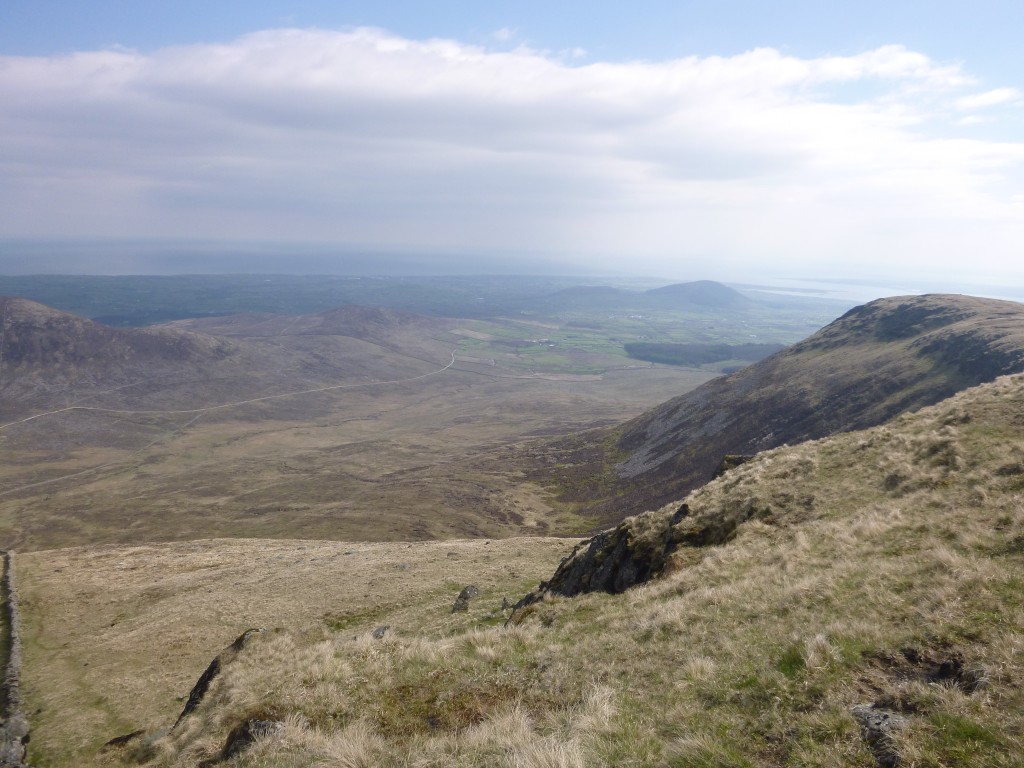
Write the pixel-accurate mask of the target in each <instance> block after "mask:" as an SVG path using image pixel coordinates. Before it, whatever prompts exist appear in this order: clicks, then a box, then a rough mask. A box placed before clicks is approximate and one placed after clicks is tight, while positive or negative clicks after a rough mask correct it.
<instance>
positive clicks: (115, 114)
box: [0, 0, 1024, 288]
mask: <svg viewBox="0 0 1024 768" xmlns="http://www.w3.org/2000/svg"><path fill="white" fill-rule="evenodd" d="M1022 29H1024V3H1021V2H1019V0H1015V1H1014V2H985V1H984V0H980V1H979V2H973V3H966V2H948V1H944V0H931V1H930V2H921V1H919V0H907V1H906V2H899V3H894V2H892V0H887V2H876V0H863V1H862V2H858V3H847V2H842V3H839V2H837V3H822V2H820V0H818V2H813V3H812V2H786V0H778V1H777V2H773V3H765V2H738V1H736V0H718V1H717V2H701V3H696V2H667V1H658V0H634V2H631V3H628V4H627V3H625V2H608V1H607V0H605V1H602V0H591V1H590V2H580V1H579V0H562V1H561V2H559V3H550V2H545V3H543V4H542V3H540V2H533V0H520V2H514V3H513V2H508V3H505V2H490V3H481V2H461V1H460V2H457V1H456V0H447V1H446V2H428V1H427V0H420V1H419V2H411V1H408V2H406V1H400V2H399V1H392V2H386V1H385V0H377V1H376V2H374V3H370V2H344V1H340V2H339V1H335V2H317V1H314V0H310V1H309V2H291V3H283V2H261V1H260V0H249V1H248V2H235V1H234V0H221V1H220V2H217V3H210V2H208V0H206V1H205V2H202V3H200V2H196V1H195V0H177V1H176V2H162V1H159V2H157V1H152V2H147V1H146V0H137V1H136V2H132V3H124V2H121V1H120V0H118V1H117V2H113V1H112V0H91V1H90V2H88V3H86V2H84V1H80V0H60V1H59V2H53V1H52V0H3V2H2V3H0V256H3V257H4V258H3V260H0V270H3V269H7V270H8V271H10V270H16V271H31V270H33V269H36V268H38V269H43V268H45V259H41V257H40V256H39V254H40V253H43V251H45V249H43V250H40V246H39V243H47V244H49V245H48V246H47V247H48V248H49V249H50V250H49V251H46V252H47V253H52V252H53V250H54V249H57V250H59V249H60V248H65V247H66V248H67V253H68V254H71V255H70V256H68V258H70V259H73V260H74V259H77V261H74V263H73V264H72V265H71V266H70V267H68V266H67V264H68V262H67V260H65V261H64V262H62V264H64V268H63V270H62V271H81V272H104V271H111V270H116V271H119V272H122V273H124V272H127V273H131V272H135V271H137V272H143V271H148V270H149V269H150V268H151V265H149V266H147V265H148V264H149V262H146V261H145V259H146V258H147V257H146V256H145V254H144V253H143V251H145V252H146V253H151V252H152V250H153V247H154V246H153V243H186V244H192V245H190V246H189V247H190V248H192V249H193V251H195V250H196V249H198V250H199V251H202V252H203V253H207V252H209V253H210V254H215V253H216V252H217V250H218V248H220V247H221V246H223V247H224V248H229V247H230V249H231V250H232V253H233V254H234V257H233V258H234V261H233V262H232V265H233V266H232V267H231V269H232V271H239V269H243V270H244V266H243V267H241V268H239V267H238V266H237V264H238V259H237V254H238V253H239V246H238V244H239V243H243V244H244V243H249V244H253V248H254V249H256V250H259V252H260V254H261V256H260V258H261V259H263V260H265V259H266V258H267V256H266V254H267V252H268V251H269V252H271V253H273V252H275V249H277V248H280V250H281V252H282V253H286V252H290V253H293V254H294V253H297V252H298V251H297V250H296V249H299V250H301V249H302V248H311V249H315V250H316V253H317V254H318V256H317V258H318V261H317V264H318V265H319V268H320V269H321V270H322V271H328V269H331V271H333V268H328V269H324V268H323V265H324V264H325V263H329V262H330V260H331V259H332V258H333V257H332V256H331V254H335V253H337V254H338V256H337V271H344V263H345V254H357V253H358V254H362V255H363V256H365V254H371V255H372V254H402V256H403V258H404V259H414V260H415V259H420V260H421V261H422V262H423V263H424V264H429V263H431V261H430V260H431V259H438V260H439V262H438V263H442V262H443V263H446V264H449V263H452V261H451V260H452V259H453V258H455V259H456V260H458V259H461V262H459V263H472V264H473V265H475V268H476V269H482V270H486V269H487V268H488V265H498V264H502V265H505V266H504V267H503V269H502V270H500V271H507V265H508V264H509V263H512V264H515V263H521V264H523V265H527V266H529V265H538V264H545V265H547V266H548V267H549V268H552V269H556V268H557V269H559V270H560V269H562V268H563V267H564V268H565V270H571V269H585V270H588V271H590V272H607V273H609V274H626V273H629V274H643V275H657V276H664V277H666V278H671V279H705V278H711V279H720V280H727V281H734V282H735V281H747V282H749V281H752V280H758V279H765V278H771V277H784V278H794V277H800V278H808V279H825V280H883V281H884V280H889V281H899V282H901V283H906V284H914V285H918V284H919V285H921V286H923V287H925V288H927V287H928V286H929V285H932V284H937V283H939V282H941V283H943V284H944V285H953V286H955V285H957V284H958V283H961V282H963V283H965V284H967V283H972V284H978V283H985V284H990V285H1015V286H1024V258H1022V257H1024V50H1022V49H1024V46H1021V45H1020V44H1019V37H1020V30H1022ZM83 242H84V243H91V244H92V245H91V246H90V247H88V248H78V250H76V249H75V244H81V243H83ZM133 243H145V244H146V247H145V248H140V251H139V255H138V256H136V257H134V258H135V261H133V256H132V247H133V246H132V244H133ZM97 244H98V245H97ZM105 244H112V245H111V246H110V247H111V249H112V250H116V251H117V253H118V256H117V259H116V260H110V261H104V258H103V250H104V247H106V246H105ZM196 244H199V245H196ZM179 250H180V249H179ZM242 251H244V248H243V249H242ZM74 254H80V255H79V256H75V255H74ZM85 254H88V255H85ZM126 254H127V255H126ZM193 255H194V254H193ZM209 259H210V260H211V269H214V270H215V269H216V259H215V256H214V255H210V256H209ZM325 259H326V260H327V262H325ZM300 262H301V260H297V259H295V258H292V259H291V260H290V261H289V259H287V258H286V259H284V260H283V261H282V263H281V264H282V266H281V271H283V272H284V271H291V270H293V269H297V268H298V267H297V266H296V265H298V264H299V263H300ZM184 263H185V262H183V264H184ZM12 264H14V266H13V267H12V266H11V265H12ZM162 264H163V266H162V267H161V268H162V269H166V270H167V271H174V264H173V260H172V261H171V262H170V263H169V262H167V260H166V259H165V260H164V262H162ZM188 264H189V265H190V266H189V268H188V271H194V258H193V259H192V260H190V261H188ZM185 268H186V267H185V266H182V269H185ZM525 271H529V270H525ZM915 281H916V282H915Z"/></svg>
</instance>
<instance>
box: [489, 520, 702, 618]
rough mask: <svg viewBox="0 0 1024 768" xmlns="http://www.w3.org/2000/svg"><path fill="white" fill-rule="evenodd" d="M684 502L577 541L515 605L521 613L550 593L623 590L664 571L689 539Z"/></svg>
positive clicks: (617, 592)
mask: <svg viewBox="0 0 1024 768" xmlns="http://www.w3.org/2000/svg"><path fill="white" fill-rule="evenodd" d="M689 512H690V510H689V508H688V507H687V506H686V505H685V504H683V505H682V506H680V507H679V508H678V509H677V510H676V511H675V512H674V513H672V514H671V515H668V514H658V513H650V514H647V515H638V516H637V517H634V518H630V519H628V520H626V521H624V522H622V523H620V524H619V525H617V526H616V527H615V528H613V529H611V530H608V531H604V532H603V533H599V534H598V535H597V536H595V537H594V538H592V539H587V540H586V541H582V542H580V543H579V544H577V545H576V547H575V548H574V549H573V551H572V553H571V554H569V556H568V557H566V558H564V559H563V560H562V562H561V563H560V564H559V566H558V568H557V569H556V570H555V572H554V574H553V575H552V576H551V578H550V579H549V580H548V581H542V582H541V583H540V585H539V586H538V587H537V589H535V590H534V591H533V592H530V593H529V594H527V595H526V596H525V597H524V598H523V599H522V600H520V601H519V602H518V603H516V604H515V605H514V606H513V607H512V615H511V617H510V618H509V621H510V622H511V621H514V620H515V619H516V617H517V612H518V611H519V610H520V609H522V608H525V607H527V606H529V605H532V604H533V603H536V602H538V601H540V600H542V599H543V598H544V596H545V595H547V594H552V595H561V596H563V597H573V596H574V595H579V594H583V593H586V592H608V593H611V594H619V593H620V592H625V591H626V590H627V589H629V588H630V587H632V586H635V585H637V584H642V583H644V582H645V581H648V580H649V579H651V578H653V577H655V576H657V575H658V574H660V573H661V572H662V570H664V568H665V565H666V563H667V562H668V558H669V556H670V555H671V554H672V553H673V552H674V551H675V550H676V549H677V548H678V547H679V545H680V543H682V542H683V541H684V540H685V536H684V535H681V534H682V533H683V531H682V530H677V527H678V526H679V524H680V523H681V522H682V521H683V520H684V519H685V518H686V517H687V516H688V515H689Z"/></svg>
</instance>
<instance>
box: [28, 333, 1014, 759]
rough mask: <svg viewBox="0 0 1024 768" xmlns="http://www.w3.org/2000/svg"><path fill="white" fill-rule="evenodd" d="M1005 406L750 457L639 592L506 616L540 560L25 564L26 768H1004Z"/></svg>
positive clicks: (686, 518) (1010, 558) (1010, 658)
mask: <svg viewBox="0 0 1024 768" xmlns="http://www.w3.org/2000/svg"><path fill="white" fill-rule="evenodd" d="M861 319H864V318H863V317H862V318H861ZM922 319H924V318H922ZM868 327H869V328H875V329H877V328H878V327H879V324H878V323H877V322H873V323H870V324H869V326H868ZM1022 401H1024V376H1020V375H1017V376H1010V377H1004V378H1000V379H999V380H997V381H995V382H993V383H990V384H986V385H982V386H979V387H976V388H972V389H969V390H966V391H964V392H962V393H960V394H959V395H957V396H955V397H953V398H951V399H948V400H946V401H943V402H942V403H940V404H939V405H937V406H935V407H931V408H926V409H923V410H921V411H918V412H916V413H913V414H906V415H903V416H901V417H898V418H897V419H895V420H893V421H892V422H890V423H887V424H884V425H881V426H877V427H874V428H872V429H869V430H865V431H857V432H853V433H845V434H840V435H834V436H832V437H829V438H825V439H822V440H818V441H810V442H807V443H803V444H801V445H798V446H792V447H782V448H778V449H773V450H770V451H765V452H763V453H762V454H761V455H759V456H758V457H756V458H755V459H753V460H752V461H750V462H748V463H746V464H744V465H743V466H740V467H738V468H736V469H734V470H731V471H729V472H728V473H726V474H725V475H723V476H722V477H721V478H719V479H718V480H716V481H714V482H712V483H709V484H707V485H706V486H704V487H703V488H701V489H699V490H698V491H695V492H693V493H691V494H690V495H689V496H687V497H685V498H677V499H675V500H674V501H673V502H672V504H671V505H668V506H666V507H665V508H663V509H660V510H657V511H654V512H651V513H648V514H644V515H641V516H637V517H635V518H631V519H630V520H628V521H626V522H625V523H624V524H623V525H622V526H620V528H619V530H620V531H622V532H623V534H624V535H622V536H620V537H619V538H618V541H619V542H620V543H621V544H622V549H624V550H629V551H631V552H632V553H633V554H634V555H635V557H634V559H633V563H632V567H635V568H645V567H646V566H647V565H649V564H650V563H649V562H646V561H649V560H651V559H652V558H653V559H657V560H658V562H657V563H656V564H655V565H656V568H654V569H648V570H649V571H651V572H650V573H647V574H645V578H646V577H650V576H653V578H647V583H646V584H645V585H644V586H643V587H642V588H640V589H631V590H629V591H627V592H626V593H625V594H604V593H603V591H602V592H596V593H595V592H591V593H584V592H585V590H580V593H579V594H577V595H576V596H575V597H566V596H565V594H564V593H561V592H560V591H559V590H547V594H546V595H545V597H544V598H543V599H539V600H536V601H534V602H532V603H530V604H528V605H524V606H523V607H521V608H520V609H519V610H516V611H514V612H513V613H511V614H510V612H509V611H508V610H507V609H505V608H503V607H502V597H503V596H507V595H508V593H509V592H510V591H511V590H514V589H515V587H516V585H517V584H519V583H520V580H521V577H522V575H523V571H524V570H528V571H531V572H532V570H533V564H532V561H531V563H530V564H529V565H526V564H525V563H524V559H523V558H521V556H518V555H517V552H518V550H520V549H521V550H524V551H530V550H532V551H533V552H534V553H536V554H539V552H540V551H539V548H536V547H537V544H536V542H535V541H533V540H522V541H521V542H510V541H504V542H486V543H482V542H480V541H477V542H447V543H446V544H445V545H444V549H446V550H447V552H444V551H443V550H440V549H439V547H437V546H436V545H434V544H432V543H429V544H424V545H414V546H413V545H409V544H396V545H372V546H366V545H338V544H331V543H317V542H265V541H250V542H246V541H238V542H205V543H193V544H178V545H169V546H161V547H143V548H140V547H135V548H128V547H125V548H105V549H102V550H100V551H89V550H79V549H73V550H63V551H49V552H37V553H29V554H27V555H20V556H18V558H17V559H16V561H15V562H16V563H17V564H18V566H19V568H20V569H21V574H22V578H21V580H20V583H22V584H28V585H29V586H28V589H29V592H28V594H27V595H26V600H23V605H25V604H26V603H27V606H26V607H25V608H24V609H23V610H25V611H28V612H29V617H28V620H26V621H25V622H24V625H25V626H26V627H27V628H28V629H27V632H28V635H27V637H26V642H25V647H26V649H27V652H28V653H29V654H30V655H29V658H30V659H33V660H36V661H37V663H38V662H40V661H41V660H42V659H41V658H40V657H41V656H42V654H43V653H44V650H43V649H46V650H45V652H46V653H50V654H54V653H57V654H60V657H59V658H60V659H61V660H62V661H63V662H64V665H63V666H60V665H56V664H52V665H49V666H44V665H42V664H39V666H38V668H39V669H40V672H38V673H37V674H36V677H35V678H34V685H33V689H32V692H31V697H32V698H31V700H30V701H29V707H30V708H32V707H35V706H36V703H37V702H45V703H46V706H45V707H39V708H38V709H37V710H32V709H30V710H29V711H35V714H34V717H35V718H37V720H36V721H37V722H43V723H45V724H50V725H51V726H52V728H53V729H54V730H52V731H48V730H47V729H46V728H41V729H40V730H41V733H40V734H39V735H38V738H37V736H36V735H35V734H34V735H33V738H32V741H31V742H30V747H31V748H32V749H33V750H37V751H36V753H35V755H34V756H33V757H34V758H38V759H33V762H34V763H38V764H69V763H66V762H65V763H61V762H60V757H61V756H64V755H72V754H73V755H75V756H76V757H78V763H77V764H87V763H88V762H89V758H91V757H93V756H97V759H96V763H98V764H102V765H108V766H109V765H139V764H144V765H147V766H150V767H151V768H157V767H158V766H168V767H169V766H173V765H186V764H188V765H195V764H201V765H203V764H205V765H214V764H218V763H219V761H220V760H224V759H227V758H230V760H231V763H230V764H231V765H236V766H259V765H280V766H306V765H320V764H323V765H382V766H390V765H409V764H417V765H445V766H463V767H464V768H468V767H470V766H509V767H510V768H511V766H574V767H575V766H612V765H649V766H706V767H711V766H717V767H719V768H725V767H726V766H746V767H747V768H775V767H776V766H784V765H804V766H835V767H836V768H871V767H873V766H879V767H880V768H893V766H910V765H920V766H954V765H955V766H991V767H992V768H1011V767H1012V766H1019V765H1021V754H1022V747H1024V743H1022V738H1021V733H1022V732H1024V687H1022V686H1021V685H1020V680H1021V679H1022V678H1024V657H1022V654H1021V653H1020V638H1021V637H1022V636H1024V612H1022V610H1021V604H1020V594H1021V584H1022V574H1024V511H1022V509H1021V505H1020V493H1021V490H1022V487H1024V449H1022V446H1024V421H1022V419H1021V418H1020V403H1021V402H1022ZM612 533H614V532H612ZM599 538H600V537H599ZM543 546H544V547H545V548H546V549H547V552H548V557H549V558H551V562H550V566H549V571H548V572H549V573H550V568H551V567H553V566H554V563H555V558H556V557H557V555H552V553H551V549H552V542H551V540H546V541H545V542H544V543H543ZM571 548H572V543H571V542H567V543H565V544H564V546H563V548H562V552H566V553H567V554H568V553H569V550H570V549H571ZM588 551H590V545H584V546H580V547H577V548H576V550H575V553H574V554H571V555H570V557H569V558H568V559H567V560H565V561H563V565H566V564H567V565H569V566H572V564H573V563H574V562H576V561H578V560H579V559H580V558H581V557H585V554H584V553H586V552H588ZM608 554H612V553H611V552H609V553H608ZM605 562H606V559H605V560H601V558H597V557H595V558H592V565H596V566H597V568H590V570H589V571H588V572H586V573H585V574H584V575H588V576H590V577H594V576H596V575H597V573H598V571H599V569H600V568H602V567H603V566H604V563H605ZM623 562H624V563H625V560H623ZM627 566H629V564H627ZM583 571H584V569H581V573H583ZM466 579H471V580H470V581H467V580H466ZM337 584H342V585H349V584H352V588H346V589H337V588H334V585H337ZM470 585H471V586H473V589H472V590H471V589H469V586H470ZM459 590H462V592H463V593H465V594H467V595H472V597H470V598H467V599H466V600H465V601H464V602H468V606H467V605H463V609H462V610H455V608H454V606H453V600H456V602H458V601H457V599H456V597H455V596H456V594H458V593H459ZM542 591H543V590H542ZM612 591H616V590H612ZM267 604H271V605H273V606H274V608H273V609H268V608H267V607H266V606H267ZM48 606H53V607H54V608H59V610H52V611H51V612H47V607H48ZM65 613H67V614H68V615H67V617H66V618H65ZM41 617H46V618H47V620H46V621H44V620H42V618H41ZM171 617H173V619H172V618H171ZM62 619H63V620H62ZM282 620H283V621H282ZM506 620H507V624H505V625H504V626H502V624H503V623H504V622H505V621H506ZM282 623H283V624H284V628H282V629H278V630H267V631H250V632H246V633H245V635H243V632H245V631H246V630H248V629H249V628H250V627H253V626H281V625H282ZM83 624H84V625H88V626H82V625H83ZM94 633H95V634H94ZM211 633H214V634H217V633H219V637H218V638H217V639H216V640H214V639H212V638H210V634H211ZM236 636H237V637H239V640H238V641H236V642H235V643H234V644H232V645H231V646H230V647H229V648H227V649H225V650H224V651H223V652H221V653H220V654H219V655H217V654H218V651H220V650H221V649H222V648H225V646H227V645H228V643H230V641H231V640H232V639H233V638H234V637H236ZM97 638H99V639H97ZM178 638H190V639H193V640H192V642H195V641H196V640H201V641H202V642H204V643H205V644H206V648H207V655H206V656H205V658H203V659H202V661H201V662H199V661H198V660H197V661H193V664H192V669H191V674H190V675H188V676H185V675H184V674H182V673H181V666H180V661H179V658H180V656H181V652H180V650H179V647H178V646H177V645H175V644H174V643H175V641H176V640H177V639H178ZM186 645H187V643H186ZM113 648H117V649H122V648H123V649H125V652H122V653H121V654H115V653H112V652H111V649H113ZM132 649H134V650H132ZM215 657H216V658H217V659H218V661H217V662H215V663H209V660H210V659H212V658H215ZM207 664H209V666H207ZM97 665H99V666H100V667H101V669H100V670H96V669H95V667H96V666H97ZM204 668H205V669H207V670H208V671H207V673H206V674H203V675H202V677H200V673H201V672H202V670H203V669H204ZM209 670H212V672H211V671H209ZM197 680H198V682H197ZM155 689H159V693H160V694H161V696H162V700H163V701H162V704H159V705H157V704H155V703H153V699H154V697H153V695H152V694H153V693H154V692H155ZM190 689H191V691H192V694H191V695H188V692H189V690H190ZM129 691H137V693H134V694H133V693H130V692H129ZM101 692H102V693H103V695H102V696H101V695H100V693H101ZM186 696H187V698H188V704H187V706H184V707H183V701H184V700H185V698H186ZM140 702H145V707H143V706H140ZM183 710H184V713H183ZM176 720H177V721H178V722H177V723H176V724H175V725H173V727H172V724H174V723H175V721H176ZM62 728H63V730H62ZM120 734H124V737H123V738H121V739H119V740H117V741H116V742H112V741H108V740H110V739H111V737H115V736H118V735H120ZM245 734H249V735H250V736H251V737H252V736H253V735H255V737H254V738H248V739H246V738H243V736H244V735H245ZM104 742H107V743H108V744H110V746H108V747H106V748H103V749H102V750H101V746H100V745H102V744H103V743H104Z"/></svg>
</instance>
